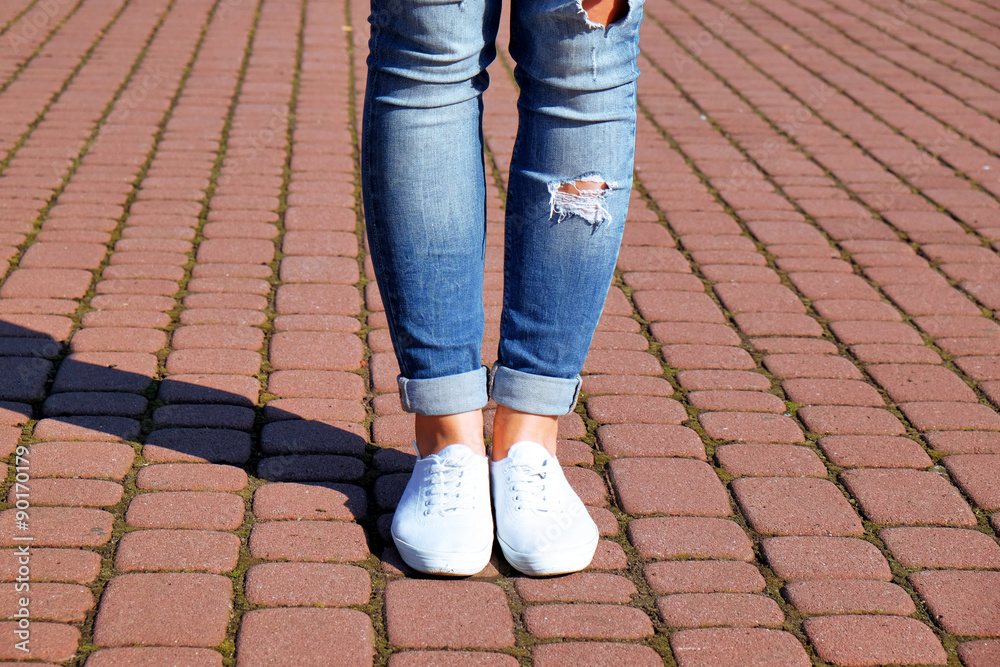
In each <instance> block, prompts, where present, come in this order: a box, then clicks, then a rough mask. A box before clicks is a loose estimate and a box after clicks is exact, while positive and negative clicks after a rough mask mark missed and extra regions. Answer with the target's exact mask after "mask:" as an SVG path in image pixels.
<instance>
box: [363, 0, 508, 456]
mask: <svg viewBox="0 0 1000 667" xmlns="http://www.w3.org/2000/svg"><path fill="white" fill-rule="evenodd" d="M498 1H499V0H463V2H461V3H458V2H454V3H442V2H440V1H433V0H430V1H428V0H374V1H373V2H372V15H371V18H370V19H369V20H370V22H371V24H372V37H371V40H370V56H369V60H368V65H369V69H368V87H367V91H366V95H365V112H364V126H363V143H362V179H363V193H364V203H365V219H366V224H367V232H368V240H369V245H370V248H371V255H372V262H373V265H374V268H375V273H376V276H377V277H378V281H379V288H380V290H381V295H382V300H383V303H384V304H385V309H386V316H387V319H388V323H389V332H390V335H391V337H392V340H393V345H394V348H395V351H396V358H397V360H398V362H399V367H400V377H399V387H400V399H401V401H402V403H403V408H404V409H405V410H407V411H409V412H416V413H418V415H417V417H416V435H417V446H418V448H419V450H420V452H421V454H423V455H427V454H431V453H433V452H435V451H439V450H440V449H441V448H443V447H444V446H446V445H448V444H451V443H455V442H464V443H467V444H468V445H469V446H471V447H473V448H474V449H476V450H478V451H480V452H482V451H483V446H482V428H481V419H482V418H481V415H479V410H480V408H482V406H483V405H485V404H486V401H487V395H486V391H487V390H486V384H487V380H486V377H487V376H486V369H485V368H483V367H482V362H481V356H480V345H481V341H482V335H483V321H484V315H483V305H482V281H483V259H484V256H485V247H486V246H485V239H486V236H485V230H486V220H485V198H486V195H485V191H486V186H485V178H484V172H483V144H482V133H481V116H482V102H481V95H482V92H483V90H485V88H486V86H487V84H488V77H487V75H486V72H485V68H486V66H487V65H488V64H489V63H490V62H491V61H492V60H493V58H494V57H495V53H496V52H495V47H494V46H493V40H494V38H495V36H496V30H497V24H498V21H499V13H498V12H499V4H498Z"/></svg>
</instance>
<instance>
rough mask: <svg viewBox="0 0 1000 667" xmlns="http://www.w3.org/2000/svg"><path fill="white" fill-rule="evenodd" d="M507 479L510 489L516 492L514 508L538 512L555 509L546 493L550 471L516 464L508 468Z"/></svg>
mask: <svg viewBox="0 0 1000 667" xmlns="http://www.w3.org/2000/svg"><path fill="white" fill-rule="evenodd" d="M508 471H509V472H508V477H507V481H508V482H509V483H510V489H511V491H513V492H514V501H515V503H516V505H515V506H514V509H529V510H535V511H536V512H548V511H549V510H552V509H555V508H554V507H552V503H549V502H547V501H548V497H547V495H546V493H545V486H546V482H545V477H546V476H547V475H548V471H546V470H543V469H540V468H539V467H538V466H534V465H527V464H520V465H518V464H515V465H511V466H510V467H509V468H508Z"/></svg>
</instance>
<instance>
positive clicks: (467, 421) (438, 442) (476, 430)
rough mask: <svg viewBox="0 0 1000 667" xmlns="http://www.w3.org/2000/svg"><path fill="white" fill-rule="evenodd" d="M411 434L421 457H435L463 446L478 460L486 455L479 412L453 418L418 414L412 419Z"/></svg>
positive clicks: (481, 419)
mask: <svg viewBox="0 0 1000 667" xmlns="http://www.w3.org/2000/svg"><path fill="white" fill-rule="evenodd" d="M414 432H415V436H416V437H415V439H416V442H417V450H418V451H419V452H420V456H429V455H430V454H436V453H437V452H440V451H441V450H442V449H444V448H445V447H447V446H448V445H454V444H463V445H465V446H467V447H469V448H470V449H471V450H472V451H474V452H475V453H476V454H479V455H480V456H482V455H485V454H486V446H485V445H484V444H483V412H482V410H473V411H472V412H461V413H458V414H454V415H431V416H428V415H420V414H418V415H415V418H414Z"/></svg>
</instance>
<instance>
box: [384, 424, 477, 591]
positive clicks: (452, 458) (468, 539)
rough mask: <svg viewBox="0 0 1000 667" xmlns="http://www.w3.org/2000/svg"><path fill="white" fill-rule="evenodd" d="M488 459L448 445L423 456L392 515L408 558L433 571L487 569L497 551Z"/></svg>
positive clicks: (416, 567)
mask: <svg viewBox="0 0 1000 667" xmlns="http://www.w3.org/2000/svg"><path fill="white" fill-rule="evenodd" d="M487 468H488V463H487V458H486V457H485V456H479V455H477V454H476V453H475V452H473V451H472V450H471V449H470V448H468V447H467V446H465V445H460V444H456V445H448V446H447V447H445V448H444V449H442V450H441V451H440V452H438V453H437V454H430V455H428V456H425V457H423V458H420V453H419V452H418V453H417V463H416V465H414V467H413V474H412V475H411V476H410V480H409V481H408V482H407V483H406V488H405V489H404V490H403V497H402V498H400V500H399V505H397V506H396V514H395V515H394V516H393V518H392V539H393V541H394V542H395V543H396V548H397V549H398V550H399V555H400V556H402V558H403V561H405V562H406V564H407V565H409V566H410V567H412V568H413V569H414V570H419V571H420V572H425V573H427V574H456V575H469V574H476V573H477V572H479V571H481V570H482V569H483V568H484V567H486V564H487V563H488V562H489V560H490V554H491V553H492V552H493V517H492V515H491V514H490V486H489V484H490V478H489V471H488V469H487Z"/></svg>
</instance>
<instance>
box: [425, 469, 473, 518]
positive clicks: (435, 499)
mask: <svg viewBox="0 0 1000 667" xmlns="http://www.w3.org/2000/svg"><path fill="white" fill-rule="evenodd" d="M464 468H465V466H464V465H463V464H462V463H461V462H458V461H443V462H435V463H433V464H431V467H430V469H429V470H428V471H427V477H428V480H427V481H428V485H429V488H428V489H427V490H426V491H425V492H424V516H428V515H430V514H432V513H434V512H451V513H453V514H464V513H466V512H471V511H472V510H474V509H475V508H476V502H475V497H474V495H473V494H472V493H463V492H462V489H461V486H462V475H463V474H464V473H465V469H464Z"/></svg>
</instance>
